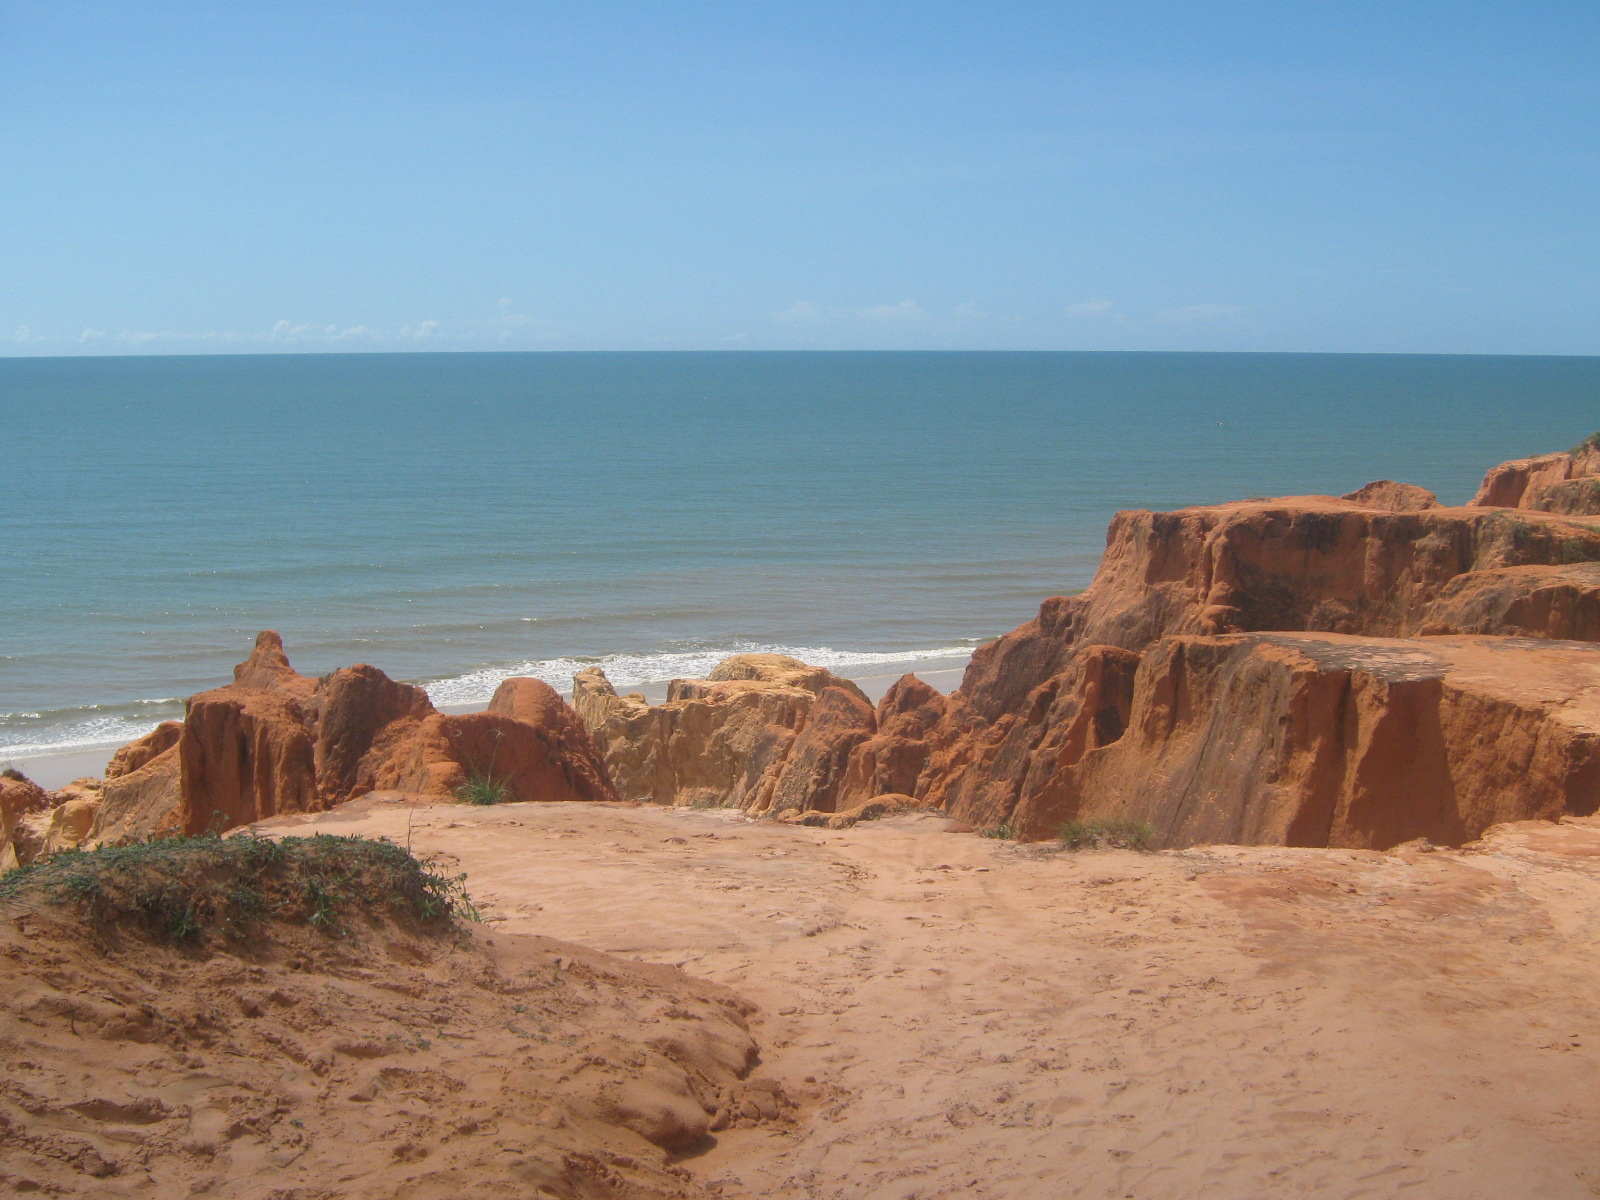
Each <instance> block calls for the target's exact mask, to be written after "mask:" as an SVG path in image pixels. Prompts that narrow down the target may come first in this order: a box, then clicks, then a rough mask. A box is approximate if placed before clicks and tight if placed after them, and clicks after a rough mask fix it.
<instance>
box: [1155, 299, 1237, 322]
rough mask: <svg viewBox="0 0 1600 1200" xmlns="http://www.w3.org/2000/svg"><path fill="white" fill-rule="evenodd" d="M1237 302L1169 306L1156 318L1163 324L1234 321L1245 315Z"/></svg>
mask: <svg viewBox="0 0 1600 1200" xmlns="http://www.w3.org/2000/svg"><path fill="white" fill-rule="evenodd" d="M1243 313H1244V309H1242V308H1240V307H1239V306H1238V305H1237V304H1191V305H1189V306H1188V307H1187V308H1169V309H1167V310H1166V311H1165V312H1158V313H1157V314H1156V315H1155V317H1154V318H1153V319H1154V320H1157V321H1159V322H1161V323H1162V324H1163V325H1205V324H1212V323H1215V322H1217V321H1234V320H1236V319H1237V318H1238V317H1240V316H1241V315H1243Z"/></svg>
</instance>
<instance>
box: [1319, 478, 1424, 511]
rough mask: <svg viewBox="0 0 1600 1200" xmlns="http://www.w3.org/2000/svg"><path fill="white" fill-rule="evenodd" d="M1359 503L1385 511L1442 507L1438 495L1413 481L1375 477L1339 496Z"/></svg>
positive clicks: (1364, 506) (1365, 506)
mask: <svg viewBox="0 0 1600 1200" xmlns="http://www.w3.org/2000/svg"><path fill="white" fill-rule="evenodd" d="M1339 498H1340V499H1341V500H1349V501H1351V502H1352V503H1354V504H1359V505H1361V506H1362V507H1363V508H1381V509H1384V510H1385V511H1387V512H1424V511H1426V510H1427V509H1430V508H1441V507H1443V506H1442V505H1441V504H1440V503H1439V497H1437V496H1435V495H1434V494H1433V493H1432V492H1430V491H1429V490H1428V489H1427V488H1421V487H1418V486H1417V485H1416V484H1414V483H1395V482H1394V481H1393V480H1392V479H1375V480H1373V481H1372V482H1371V483H1369V484H1367V485H1365V486H1364V487H1359V488H1357V489H1356V490H1355V491H1353V492H1346V493H1345V494H1344V495H1343V496H1341V497H1339Z"/></svg>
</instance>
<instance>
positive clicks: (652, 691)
mask: <svg viewBox="0 0 1600 1200" xmlns="http://www.w3.org/2000/svg"><path fill="white" fill-rule="evenodd" d="M964 670H965V668H964V667H953V668H949V669H945V670H938V671H919V672H917V677H918V678H919V679H921V680H923V681H924V682H925V683H927V684H929V685H930V686H932V687H935V688H937V689H939V691H941V692H952V691H954V690H955V689H956V688H957V687H959V686H961V675H962V672H963V671H964ZM850 678H851V679H853V680H854V681H855V683H856V684H857V686H859V687H860V688H861V690H862V691H863V692H865V693H866V694H867V698H868V699H869V700H871V701H872V702H873V703H877V702H878V701H879V700H880V699H882V697H883V694H884V693H885V692H887V691H888V690H889V688H890V686H891V685H892V684H893V683H894V681H895V680H897V679H899V678H900V676H899V675H853V676H851V677H850ZM624 690H628V691H631V690H637V691H639V692H642V693H644V696H645V699H647V700H649V701H650V702H651V703H652V704H659V703H661V701H663V700H665V699H666V698H667V684H666V682H665V681H663V682H660V683H646V684H641V685H640V686H639V687H638V688H636V689H632V688H628V689H624ZM562 694H563V695H565V696H568V698H569V699H570V696H571V694H570V693H568V692H563V693H562ZM482 710H483V705H481V704H446V705H443V706H442V707H441V710H440V711H442V712H451V713H464V712H481V711H482ZM117 748H118V745H113V744H108V745H105V746H101V747H97V748H95V749H90V750H73V751H69V752H66V753H61V754H34V755H25V756H23V757H21V758H10V757H0V766H11V767H15V768H16V769H17V770H19V771H21V772H22V773H23V774H24V775H26V776H27V777H28V778H29V779H31V780H33V781H34V782H35V783H37V784H38V785H39V786H40V787H42V788H44V789H45V790H46V791H52V790H54V789H55V788H58V787H62V786H64V785H66V784H68V783H71V782H72V781H73V780H74V779H79V778H81V777H83V776H85V775H94V776H98V775H102V774H104V773H105V769H106V763H107V762H109V761H110V759H111V756H112V755H113V754H114V753H116V751H117Z"/></svg>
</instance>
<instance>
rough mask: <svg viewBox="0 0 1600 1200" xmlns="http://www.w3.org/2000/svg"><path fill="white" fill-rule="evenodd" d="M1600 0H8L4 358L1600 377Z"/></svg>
mask: <svg viewBox="0 0 1600 1200" xmlns="http://www.w3.org/2000/svg"><path fill="white" fill-rule="evenodd" d="M1597 64H1600V4H1597V3H1595V2H1594V0H1581V2H1572V3H1564V2H1544V3H1541V2H1539V0H1524V2H1523V3H1492V4H1491V3H1472V2H1471V0H1457V2H1454V3H1407V2H1405V0H1388V2H1387V3H1365V2H1363V0H1338V2H1333V0H1329V2H1323V0H1278V2H1273V3H1267V2H1261V3H1228V2H1225V0H1223V2H1208V0H1185V2H1182V3H1140V2H1138V0H1126V2H1124V3H1117V4H1112V3H1106V2H1104V0H1099V2H1096V3H1092V4H1090V3H1074V2H1070V0H1066V2H1060V3H1051V4H1033V3H1005V2H997V0H988V2H986V3H939V2H937V0H924V2H921V3H893V2H874V0H853V2H851V3H828V2H818V0H810V2H807V3H783V4H778V3H760V2H759V0H746V2H744V3H726V4H725V3H716V2H704V3H689V2H684V3H675V4H668V3H655V4H624V3H605V2H603V0H591V2H588V3H571V4H569V3H539V2H536V0H529V2H526V3H474V2H472V0H452V2H451V3H448V4H445V3H429V4H420V3H406V2H404V0H385V2H383V3H372V4H365V3H339V2H337V0H322V2H321V3H315V4H312V3H251V2H247V0H231V2H226V3H224V2H222V0H216V2H210V3H196V4H182V3H167V4H155V3H139V2H137V0H121V2H118V3H103V4H90V3H78V2H73V0H56V2H42V0H41V2H25V3H16V2H11V0H0V122H3V129H4V137H3V139H0V353H3V354H78V353H114V354H127V353H199V352H213V351H239V352H262V351H338V350H367V351H371V350H399V349H434V350H450V349H454V350H473V349H519V350H520V349H719V348H726V349H736V348H750V349H788V348H796V349H800V348H818V349H875V348H883V349H901V348H906V349H910V348H969V349H988V348H996V349H1135V350H1140V349H1150V350H1161V349H1174V350H1178V349H1183V350H1192V349H1216V350H1305V351H1418V352H1482V353H1532V354H1596V353H1600V282H1597V281H1600V66H1597Z"/></svg>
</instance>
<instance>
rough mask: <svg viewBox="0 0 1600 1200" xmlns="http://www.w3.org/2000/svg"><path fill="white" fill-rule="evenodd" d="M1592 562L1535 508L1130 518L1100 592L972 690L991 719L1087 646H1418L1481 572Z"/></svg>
mask: <svg viewBox="0 0 1600 1200" xmlns="http://www.w3.org/2000/svg"><path fill="white" fill-rule="evenodd" d="M1593 561H1600V530H1597V529H1596V528H1594V527H1593V526H1592V525H1590V524H1588V523H1586V522H1583V521H1579V520H1571V519H1564V518H1561V517H1557V516H1554V515H1551V514H1546V513H1535V512H1527V511H1524V512H1518V513H1515V514H1512V513H1506V512H1498V511H1494V510H1492V509H1486V508H1482V507H1479V508H1440V509H1429V510H1426V511H1421V512H1387V511H1379V510H1375V509H1372V508H1364V507H1361V506H1358V505H1356V504H1354V503H1353V502H1350V501H1346V500H1336V499H1333V498H1331V497H1318V496H1301V497H1295V498H1292V499H1288V500H1270V501H1244V502H1240V503H1235V504H1222V505H1214V506H1211V507H1206V508H1189V509H1182V510H1180V511H1178V512H1171V513H1151V512H1122V513H1118V514H1117V515H1116V517H1115V518H1113V520H1112V523H1111V529H1110V531H1109V532H1108V534H1107V545H1106V553H1105V556H1104V558H1102V560H1101V563H1100V569H1099V571H1098V572H1097V573H1096V575H1095V578H1094V582H1093V584H1091V586H1090V587H1089V589H1088V591H1086V592H1084V593H1083V594H1082V595H1079V596H1070V597H1068V596H1057V597H1054V598H1052V599H1050V600H1046V601H1045V602H1044V604H1043V605H1042V606H1041V608H1040V610H1039V615H1038V617H1036V618H1035V619H1034V620H1033V621H1030V622H1028V623H1027V624H1026V625H1023V626H1021V627H1019V628H1018V629H1016V630H1015V631H1013V632H1012V633H1010V634H1007V635H1006V636H1005V637H1003V638H1001V639H999V640H998V641H996V642H991V643H989V644H988V645H986V646H982V647H980V648H979V649H978V651H977V652H976V653H975V654H974V655H973V657H972V662H971V663H970V664H969V665H968V667H967V671H966V674H965V677H964V678H963V680H962V685H961V689H960V690H961V692H962V694H963V695H965V697H966V698H967V700H968V702H969V703H970V704H971V705H972V707H973V709H974V710H975V711H976V712H977V714H978V715H979V716H980V717H982V718H983V719H984V720H989V721H992V720H995V719H997V718H998V717H999V716H1000V715H1001V714H1002V713H1007V712H1014V711H1016V710H1017V708H1018V706H1019V705H1021V704H1022V702H1023V700H1024V698H1025V697H1026V696H1027V695H1028V693H1029V692H1031V691H1032V690H1033V689H1034V688H1036V687H1038V686H1039V685H1040V684H1041V683H1043V682H1044V681H1045V680H1047V679H1049V678H1051V677H1052V676H1054V675H1057V674H1059V673H1060V672H1061V671H1063V670H1065V669H1066V667H1067V664H1068V662H1069V661H1070V659H1071V657H1072V655H1073V653H1074V649H1075V647H1078V646H1084V645H1111V646H1121V647H1124V648H1125V649H1130V650H1138V649H1140V648H1142V647H1144V646H1146V645H1148V644H1150V642H1152V641H1154V640H1156V639H1157V638H1160V637H1165V636H1168V635H1171V634H1180V633H1182V634H1213V633H1234V632H1246V631H1252V630H1272V629H1290V630H1327V631H1329V632H1334V633H1353V634H1369V635H1373V636H1383V637H1397V636H1409V635H1413V634H1417V633H1420V632H1422V631H1423V630H1424V629H1425V628H1429V627H1430V626H1436V625H1437V624H1438V618H1437V617H1436V615H1435V614H1433V613H1432V612H1431V607H1432V605H1433V604H1434V602H1435V601H1436V600H1438V599H1439V598H1440V597H1441V596H1442V595H1443V594H1444V593H1445V591H1446V589H1447V588H1448V587H1449V586H1450V585H1451V583H1452V582H1453V581H1455V580H1457V579H1458V578H1459V577H1461V576H1463V575H1466V574H1468V573H1469V572H1479V571H1492V570H1501V569H1504V568H1508V567H1521V566H1549V565H1561V564H1573V563H1580V562H1593ZM1519 628H1520V627H1519ZM1559 628H1563V629H1564V628H1567V626H1565V625H1562V626H1559ZM1552 632H1554V631H1552Z"/></svg>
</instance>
